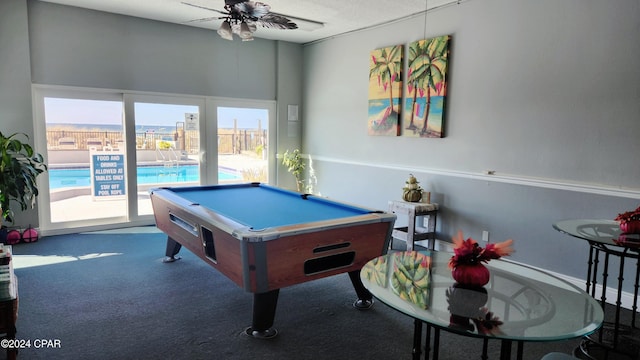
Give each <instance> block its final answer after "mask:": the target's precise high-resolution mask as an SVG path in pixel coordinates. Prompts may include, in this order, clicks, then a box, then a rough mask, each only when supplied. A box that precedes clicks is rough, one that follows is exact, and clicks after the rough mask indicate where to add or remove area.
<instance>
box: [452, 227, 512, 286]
mask: <svg viewBox="0 0 640 360" xmlns="http://www.w3.org/2000/svg"><path fill="white" fill-rule="evenodd" d="M463 239H464V237H463V236H462V231H458V235H457V236H455V237H453V239H452V240H453V245H454V250H453V251H454V255H453V256H452V257H451V259H450V260H449V268H450V269H451V270H452V275H453V278H454V279H455V280H456V281H457V282H459V283H461V284H466V285H472V286H483V285H484V284H486V283H487V282H489V270H488V269H487V268H486V267H484V265H483V264H482V263H488V262H489V260H491V259H499V258H501V257H503V256H507V255H510V254H511V253H513V248H512V247H511V245H512V244H513V240H512V239H509V240H505V241H503V242H500V243H490V244H487V246H486V247H484V248H482V247H480V245H479V244H478V242H477V241H475V240H473V239H472V238H468V239H467V240H463Z"/></svg>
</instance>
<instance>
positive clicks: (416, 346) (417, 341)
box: [411, 319, 429, 360]
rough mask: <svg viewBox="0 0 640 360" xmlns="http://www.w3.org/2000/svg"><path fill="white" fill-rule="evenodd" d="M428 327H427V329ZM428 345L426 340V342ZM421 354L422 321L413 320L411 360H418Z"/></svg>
mask: <svg viewBox="0 0 640 360" xmlns="http://www.w3.org/2000/svg"><path fill="white" fill-rule="evenodd" d="M428 327H429V325H427V328H428ZM427 343H428V340H427ZM421 352H422V321H420V320H418V319H413V350H412V351H411V353H412V354H413V357H412V359H413V360H420V353H421Z"/></svg>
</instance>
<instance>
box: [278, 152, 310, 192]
mask: <svg viewBox="0 0 640 360" xmlns="http://www.w3.org/2000/svg"><path fill="white" fill-rule="evenodd" d="M282 165H284V166H286V167H287V170H288V171H289V172H290V173H291V174H293V176H294V177H295V178H296V189H297V190H298V192H300V191H302V185H303V184H304V180H302V179H301V176H302V172H303V171H304V167H305V165H304V161H303V160H302V156H301V155H300V150H298V149H295V150H293V151H292V152H289V150H287V151H285V152H284V155H283V156H282Z"/></svg>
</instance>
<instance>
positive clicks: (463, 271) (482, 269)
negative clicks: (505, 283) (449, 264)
mask: <svg viewBox="0 0 640 360" xmlns="http://www.w3.org/2000/svg"><path fill="white" fill-rule="evenodd" d="M451 275H452V276H453V279H454V280H455V281H457V282H458V283H459V284H462V285H465V286H474V287H482V286H484V285H486V284H487V283H488V282H489V277H490V274H489V269H487V267H486V266H484V265H483V264H480V263H478V264H458V265H457V266H456V267H455V268H454V269H453V270H452V271H451Z"/></svg>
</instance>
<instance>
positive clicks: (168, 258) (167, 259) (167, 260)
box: [162, 256, 182, 263]
mask: <svg viewBox="0 0 640 360" xmlns="http://www.w3.org/2000/svg"><path fill="white" fill-rule="evenodd" d="M180 259H182V258H181V257H180V256H166V257H165V258H164V259H163V260H162V262H163V263H172V262H176V261H178V260H180Z"/></svg>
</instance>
